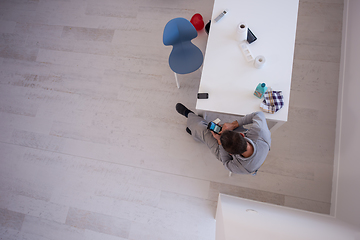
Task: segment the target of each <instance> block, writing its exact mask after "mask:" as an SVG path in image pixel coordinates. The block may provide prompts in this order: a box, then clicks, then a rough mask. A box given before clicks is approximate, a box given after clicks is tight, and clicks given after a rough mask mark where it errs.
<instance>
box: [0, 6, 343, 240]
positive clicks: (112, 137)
mask: <svg viewBox="0 0 360 240" xmlns="http://www.w3.org/2000/svg"><path fill="white" fill-rule="evenodd" d="M212 5H213V1H205V0H201V1H191V0H181V1H163V0H132V1H129V0H104V1H95V0H16V1H13V0H0V34H1V35H0V236H2V237H1V239H36V240H45V239H67V240H71V239H77V240H78V239H93V240H94V239H101V240H108V239H109V240H110V239H111V240H115V239H117V240H124V239H131V240H144V239H146V240H153V239H154V240H155V239H157V240H159V239H160V240H168V239H171V240H193V239H199V240H209V239H214V238H215V237H214V236H215V235H214V232H215V221H214V214H215V208H216V203H217V196H218V193H219V192H221V193H226V194H230V195H234V196H241V197H244V198H248V199H254V200H258V201H262V202H268V203H273V204H277V205H284V206H288V207H293V208H297V209H304V210H309V211H313V212H318V213H324V214H329V211H330V198H331V189H332V171H333V152H334V143H335V124H336V122H335V120H336V109H337V106H336V105H337V89H338V77H339V62H340V50H341V27H342V12H343V2H342V1H341V0H317V1H316V0H314V1H310V0H301V1H300V5H299V16H298V26H297V36H296V47H295V60H294V68H293V76H292V89H291V99H290V109H289V121H288V122H287V123H286V124H284V125H283V126H282V127H281V128H280V129H279V130H277V131H276V132H275V133H274V134H273V135H272V148H271V151H270V153H269V156H268V158H267V160H266V162H265V164H264V165H263V166H262V168H261V169H260V171H259V172H258V175H257V176H241V175H233V176H232V177H231V178H229V177H228V172H227V171H226V170H225V169H224V167H223V166H222V164H221V163H220V162H218V161H217V160H216V159H215V158H214V157H213V156H212V155H211V153H210V152H209V151H208V149H207V148H206V147H205V146H204V145H201V144H200V143H197V142H194V141H193V140H192V138H191V137H190V136H189V135H188V134H187V133H186V132H185V128H186V126H185V123H186V120H185V118H183V117H182V116H180V115H179V114H178V113H177V112H176V111H175V104H176V103H177V102H182V103H184V104H185V105H187V106H188V107H190V108H192V109H194V107H195V101H196V99H195V94H196V93H197V89H198V85H199V80H200V71H196V72H194V73H192V74H188V75H181V76H179V81H180V84H181V88H180V89H177V88H176V84H175V79H174V74H173V72H172V71H171V70H170V68H169V66H168V63H167V59H168V54H169V52H170V50H171V48H170V47H165V46H163V44H162V31H163V28H164V26H165V24H166V23H167V21H168V20H170V19H172V18H174V17H179V16H182V17H185V18H187V19H190V18H191V16H192V15H193V14H195V13H197V12H199V13H201V14H202V15H203V17H204V19H205V21H206V22H207V21H208V20H209V19H210V18H211V12H212ZM206 40H207V35H206V33H205V32H204V31H201V32H199V36H198V37H197V38H196V39H195V40H194V41H193V42H194V43H195V44H196V45H198V46H199V47H200V48H201V49H202V51H203V52H205V48H206ZM279 44H281V42H279Z"/></svg>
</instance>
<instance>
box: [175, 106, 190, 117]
mask: <svg viewBox="0 0 360 240" xmlns="http://www.w3.org/2000/svg"><path fill="white" fill-rule="evenodd" d="M175 108H176V111H177V112H178V113H180V114H181V115H183V116H185V117H186V118H187V117H188V114H189V113H191V112H192V113H193V111H191V110H189V109H188V108H187V107H185V106H184V105H183V104H181V103H177V104H176V107H175Z"/></svg>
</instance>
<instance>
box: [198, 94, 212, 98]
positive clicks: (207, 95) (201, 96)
mask: <svg viewBox="0 0 360 240" xmlns="http://www.w3.org/2000/svg"><path fill="white" fill-rule="evenodd" d="M197 98H198V99H208V98H209V94H208V93H198V94H197Z"/></svg>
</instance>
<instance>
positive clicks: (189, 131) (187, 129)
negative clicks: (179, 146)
mask: <svg viewBox="0 0 360 240" xmlns="http://www.w3.org/2000/svg"><path fill="white" fill-rule="evenodd" d="M186 132H187V133H188V134H190V135H191V130H190V128H188V127H187V128H186Z"/></svg>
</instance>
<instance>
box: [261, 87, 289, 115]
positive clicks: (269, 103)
mask: <svg viewBox="0 0 360 240" xmlns="http://www.w3.org/2000/svg"><path fill="white" fill-rule="evenodd" d="M283 99H284V97H283V95H282V92H281V91H272V90H271V89H270V90H269V89H268V90H267V91H266V92H265V94H264V101H263V102H262V103H261V104H260V108H261V109H262V110H263V111H264V112H267V113H276V112H277V111H279V110H280V109H281V108H282V107H283V106H284V100H283Z"/></svg>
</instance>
